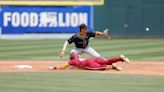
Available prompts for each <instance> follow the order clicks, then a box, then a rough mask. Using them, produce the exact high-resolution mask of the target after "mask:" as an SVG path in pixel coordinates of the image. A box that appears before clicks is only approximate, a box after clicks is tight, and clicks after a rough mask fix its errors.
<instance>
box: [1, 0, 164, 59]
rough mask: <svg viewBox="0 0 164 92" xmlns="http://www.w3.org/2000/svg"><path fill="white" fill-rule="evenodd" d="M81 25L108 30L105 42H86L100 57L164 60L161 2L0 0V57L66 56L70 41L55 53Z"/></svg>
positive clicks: (96, 29) (92, 28)
mask: <svg viewBox="0 0 164 92" xmlns="http://www.w3.org/2000/svg"><path fill="white" fill-rule="evenodd" d="M81 23H85V24H87V25H88V28H89V31H93V30H95V31H102V30H104V29H106V28H109V30H110V31H109V34H110V36H111V37H112V39H111V40H105V39H96V40H92V41H90V42H91V43H90V45H92V47H93V48H95V49H96V50H97V51H98V52H99V53H100V54H101V55H102V56H103V57H106V58H110V57H115V56H118V55H120V54H125V55H126V56H128V57H129V58H130V59H132V60H148V61H149V60H150V61H151V60H152V61H153V60H159V61H161V60H164V57H163V55H164V49H163V47H164V42H163V37H164V1H163V0H14V1H13V0H1V1H0V39H1V40H0V59H1V60H67V59H68V57H69V52H70V50H71V49H72V48H74V44H72V45H70V46H69V47H68V48H67V50H66V55H65V57H64V58H63V59H60V57H59V55H58V54H59V52H60V50H61V48H62V46H63V43H64V42H65V40H66V39H68V38H69V37H70V36H72V35H73V34H74V33H76V32H78V31H79V29H78V25H79V24H81ZM86 57H90V56H87V55H86Z"/></svg>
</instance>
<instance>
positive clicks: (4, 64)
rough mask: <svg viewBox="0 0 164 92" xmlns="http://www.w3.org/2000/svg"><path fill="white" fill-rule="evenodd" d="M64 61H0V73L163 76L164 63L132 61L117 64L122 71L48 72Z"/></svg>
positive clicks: (71, 70) (73, 70) (75, 70)
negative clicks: (29, 67) (27, 66)
mask: <svg viewBox="0 0 164 92" xmlns="http://www.w3.org/2000/svg"><path fill="white" fill-rule="evenodd" d="M63 63H65V61H0V72H94V73H111V74H139V75H155V76H164V62H155V61H153V62H152V61H151V62H144V61H133V62H131V63H130V64H126V63H117V64H118V65H120V66H121V67H122V68H123V69H124V70H123V71H115V70H112V69H111V70H106V71H91V70H80V69H76V68H75V69H68V70H50V69H49V67H50V66H60V65H62V64H63ZM16 65H30V66H32V67H33V68H32V69H18V68H15V67H14V66H16Z"/></svg>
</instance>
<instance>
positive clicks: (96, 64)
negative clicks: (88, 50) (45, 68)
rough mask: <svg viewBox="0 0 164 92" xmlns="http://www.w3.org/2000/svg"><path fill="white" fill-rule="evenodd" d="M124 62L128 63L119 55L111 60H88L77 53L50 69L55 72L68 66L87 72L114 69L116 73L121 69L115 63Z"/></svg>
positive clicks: (127, 60) (98, 58)
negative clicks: (65, 61) (64, 62)
mask: <svg viewBox="0 0 164 92" xmlns="http://www.w3.org/2000/svg"><path fill="white" fill-rule="evenodd" d="M120 61H121V62H126V63H129V62H130V60H129V59H128V58H127V57H125V56H124V55H120V57H117V58H112V59H102V58H100V57H93V58H90V59H85V58H83V57H81V56H80V55H78V54H77V53H75V52H74V53H71V54H70V60H69V61H68V62H67V63H66V64H63V65H62V66H59V67H56V66H55V67H51V68H50V69H53V70H56V69H59V70H63V69H67V68H69V67H70V66H73V67H77V68H81V69H87V70H108V69H110V68H112V69H115V70H117V71H121V70H122V67H120V66H118V65H116V64H115V63H116V62H120Z"/></svg>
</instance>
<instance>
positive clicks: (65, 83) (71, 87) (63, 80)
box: [0, 39, 164, 92]
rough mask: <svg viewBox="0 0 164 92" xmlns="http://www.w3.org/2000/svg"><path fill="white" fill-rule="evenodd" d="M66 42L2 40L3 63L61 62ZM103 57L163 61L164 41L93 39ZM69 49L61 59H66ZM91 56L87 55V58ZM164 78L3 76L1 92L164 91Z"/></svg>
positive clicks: (0, 55)
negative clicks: (23, 61) (7, 61)
mask: <svg viewBox="0 0 164 92" xmlns="http://www.w3.org/2000/svg"><path fill="white" fill-rule="evenodd" d="M64 41H65V40H12V41H11V40H0V60H61V59H60V57H59V52H60V50H61V48H62V45H63V43H64ZM90 42H91V43H90V45H91V46H92V47H93V48H95V49H96V50H97V51H98V52H99V53H100V54H101V55H102V56H103V57H105V58H110V57H115V56H118V55H120V54H125V55H126V56H128V57H129V58H130V59H131V60H148V61H152V60H159V61H164V56H163V55H164V39H114V40H101V39H94V40H91V41H90ZM72 48H74V45H73V44H72V45H70V46H69V47H68V48H67V51H66V54H65V56H64V58H63V59H62V60H67V59H68V56H69V52H70V50H71V49H72ZM84 56H86V57H89V56H88V55H84ZM163 91H164V77H163V76H161V77H160V76H143V75H126V74H121V75H119V74H117V75H114V74H104V73H87V72H83V73H78V72H76V73H75V72H69V73H64V72H51V73H0V92H163Z"/></svg>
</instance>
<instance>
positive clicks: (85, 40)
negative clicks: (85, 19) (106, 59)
mask: <svg viewBox="0 0 164 92" xmlns="http://www.w3.org/2000/svg"><path fill="white" fill-rule="evenodd" d="M79 29H80V32H79V33H76V34H74V35H73V36H72V37H71V38H69V39H68V40H67V41H65V43H64V46H63V49H62V51H61V52H60V57H63V56H64V52H65V50H66V47H67V44H68V43H69V44H71V43H74V44H75V46H76V48H75V49H72V50H71V53H73V52H75V53H77V54H82V53H88V54H90V55H91V56H93V57H100V54H99V53H97V52H96V51H95V50H94V49H93V48H92V47H91V46H89V39H90V38H91V37H96V36H97V35H100V36H103V37H106V38H109V36H108V30H105V31H104V32H97V31H96V32H93V31H92V32H88V28H87V26H86V25H85V24H81V25H80V26H79Z"/></svg>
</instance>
